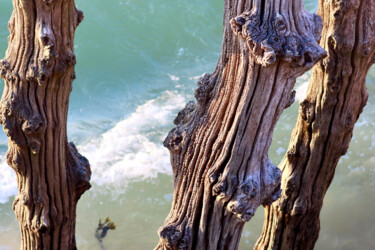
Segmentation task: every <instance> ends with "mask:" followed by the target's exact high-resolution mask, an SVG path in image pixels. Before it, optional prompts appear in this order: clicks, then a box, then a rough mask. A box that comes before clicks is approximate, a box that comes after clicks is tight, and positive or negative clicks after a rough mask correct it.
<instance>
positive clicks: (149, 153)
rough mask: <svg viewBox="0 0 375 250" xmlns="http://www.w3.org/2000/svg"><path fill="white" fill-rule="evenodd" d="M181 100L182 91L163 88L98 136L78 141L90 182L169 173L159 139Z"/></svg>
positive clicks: (106, 182) (167, 163)
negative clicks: (84, 158) (89, 171)
mask: <svg viewBox="0 0 375 250" xmlns="http://www.w3.org/2000/svg"><path fill="white" fill-rule="evenodd" d="M185 102H186V101H185V98H184V97H183V96H182V95H180V94H177V93H176V92H171V91H166V92H164V94H162V95H161V96H160V97H159V98H157V99H153V100H150V101H147V102H146V103H145V104H143V105H141V106H139V107H138V108H137V110H136V111H135V112H134V113H133V114H131V115H130V116H129V117H127V118H126V119H124V120H122V121H120V122H119V123H117V124H116V126H115V127H113V128H112V129H110V130H109V131H107V132H106V133H104V134H102V135H101V136H100V137H99V138H97V139H94V140H91V141H89V142H88V143H86V144H83V145H80V146H79V151H80V152H81V153H82V154H83V155H84V156H86V157H87V158H88V159H89V161H90V164H91V169H92V182H94V183H96V184H99V185H102V184H109V183H113V184H116V183H118V182H119V181H122V180H129V179H146V178H153V177H156V176H157V174H158V173H170V172H171V167H170V163H169V153H168V150H167V149H165V148H164V147H163V146H162V141H163V139H164V137H165V136H166V133H167V132H168V130H169V129H170V127H171V126H172V124H171V121H172V120H173V117H174V116H175V115H176V113H177V111H178V110H179V109H181V108H182V107H183V106H184V105H185Z"/></svg>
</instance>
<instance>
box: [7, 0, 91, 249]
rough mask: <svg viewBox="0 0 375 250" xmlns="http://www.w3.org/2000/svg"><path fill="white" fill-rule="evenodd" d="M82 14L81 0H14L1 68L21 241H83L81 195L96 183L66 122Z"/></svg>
mask: <svg viewBox="0 0 375 250" xmlns="http://www.w3.org/2000/svg"><path fill="white" fill-rule="evenodd" d="M82 19H83V13H82V12H81V11H79V10H77V9H76V7H75V5H74V1H63V0H43V1H42V0H13V13H12V16H11V18H10V21H9V25H8V27H9V31H10V35H9V37H8V49H7V52H6V55H5V58H4V59H3V60H1V61H0V75H1V77H2V78H3V79H4V80H5V87H4V91H3V95H2V98H1V103H0V111H1V112H0V122H1V124H2V126H3V128H4V131H5V133H6V134H7V136H8V146H9V148H8V151H7V153H6V158H7V162H8V164H9V165H10V166H11V167H12V168H13V169H14V171H15V172H16V176H17V183H18V195H17V196H16V198H15V200H14V202H13V210H14V211H15V214H16V217H17V219H18V221H19V224H20V229H21V238H22V242H21V249H76V243H75V217H76V205H77V201H78V199H79V198H80V196H81V195H82V193H83V192H84V191H85V190H87V189H88V188H90V184H89V180H90V175H91V172H90V166H89V163H88V161H87V159H86V158H84V157H83V156H81V155H80V154H79V153H78V151H77V149H76V148H75V146H74V144H73V143H68V141H67V134H66V133H67V132H66V122H67V113H68V103H69V94H70V92H71V89H72V81H73V79H74V78H75V73H74V65H75V63H76V58H75V55H74V52H73V40H74V31H75V29H76V27H77V26H78V24H79V23H80V22H81V21H82Z"/></svg>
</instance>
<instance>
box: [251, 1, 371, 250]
mask: <svg viewBox="0 0 375 250" xmlns="http://www.w3.org/2000/svg"><path fill="white" fill-rule="evenodd" d="M318 13H319V14H320V15H321V16H322V17H323V20H324V25H323V32H322V40H321V46H322V47H323V48H325V49H326V50H327V51H328V57H327V58H326V59H324V60H323V61H322V62H321V63H319V64H317V65H316V66H315V67H314V70H313V75H312V79H311V81H310V85H309V88H308V92H307V96H306V98H305V100H303V101H302V102H301V103H300V113H299V116H298V121H297V124H296V126H295V128H294V130H293V133H292V137H291V140H290V145H289V149H288V152H287V155H286V156H285V158H284V160H283V161H282V163H281V164H280V168H281V169H282V171H283V175H282V185H281V188H282V190H283V192H282V197H281V199H280V200H278V201H277V202H275V203H273V204H272V205H271V206H269V207H267V208H266V213H265V223H264V226H263V232H262V235H261V237H260V238H259V240H258V242H257V244H256V246H255V249H313V247H314V245H315V242H316V240H317V239H318V236H319V229H320V222H319V213H320V210H321V208H322V205H323V199H324V195H325V193H326V191H327V189H328V187H329V185H330V183H331V181H332V179H333V176H334V173H335V168H336V165H337V163H338V161H339V159H340V157H341V156H342V155H344V154H345V153H346V151H347V149H348V147H349V142H350V140H351V138H352V133H353V128H354V124H355V122H356V121H357V119H358V117H359V115H360V113H361V112H362V109H363V107H364V106H365V105H366V102H367V97H368V94H367V90H366V86H365V80H366V75H367V72H368V70H369V68H370V66H371V65H372V64H373V63H374V62H375V1H372V0H347V1H336V0H329V1H327V0H325V1H323V0H320V3H319V12H318Z"/></svg>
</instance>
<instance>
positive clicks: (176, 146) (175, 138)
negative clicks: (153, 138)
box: [163, 126, 186, 152]
mask: <svg viewBox="0 0 375 250" xmlns="http://www.w3.org/2000/svg"><path fill="white" fill-rule="evenodd" d="M185 136H186V132H185V131H184V129H183V128H182V127H181V126H177V127H176V128H174V129H172V130H171V131H169V133H168V135H167V138H165V140H164V142H163V145H164V147H166V148H168V149H169V150H170V151H171V152H178V151H179V150H181V147H182V142H183V140H184V138H185Z"/></svg>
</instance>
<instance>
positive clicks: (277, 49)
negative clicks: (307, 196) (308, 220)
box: [156, 0, 326, 249]
mask: <svg viewBox="0 0 375 250" xmlns="http://www.w3.org/2000/svg"><path fill="white" fill-rule="evenodd" d="M321 28H322V22H321V19H320V17H319V16H317V15H315V14H310V13H308V12H307V11H306V10H305V9H304V6H303V3H302V1H301V0H266V1H261V0H253V1H250V0H247V1H244V0H234V1H232V0H226V1H225V3H224V37H223V45H222V50H221V57H220V59H219V61H218V64H217V67H216V69H215V71H214V72H213V73H211V74H205V75H204V76H203V77H202V78H201V79H200V80H199V81H198V84H197V85H198V86H197V89H196V92H195V97H196V99H197V103H194V102H189V103H188V104H187V105H186V107H185V109H183V110H182V111H180V112H179V114H178V117H177V118H176V119H175V124H176V128H174V129H173V130H172V131H171V132H170V133H169V134H168V136H167V138H166V139H165V141H164V145H165V146H166V147H167V148H168V149H169V151H170V154H171V164H172V169H173V177H174V197H173V201H172V207H171V211H170V213H169V215H168V217H167V219H166V220H165V223H164V226H163V227H161V228H160V230H159V235H160V241H159V244H158V246H157V247H156V249H237V248H238V244H239V240H240V236H241V232H242V228H243V225H244V223H245V222H246V221H249V220H250V219H251V218H252V216H253V215H254V213H255V211H256V209H257V208H258V207H259V206H260V205H269V204H271V203H272V202H273V201H275V200H276V199H277V198H278V197H279V195H280V193H281V190H280V181H281V171H280V170H279V169H278V168H277V167H276V166H274V165H273V164H272V163H271V161H270V160H269V158H268V148H269V146H270V143H271V139H272V132H273V130H274V127H275V124H276V122H277V120H278V119H279V117H280V115H281V113H282V111H283V110H284V109H285V108H287V107H288V106H290V104H291V101H292V100H293V95H294V93H293V92H292V90H293V86H294V84H295V81H296V78H297V77H298V76H300V75H302V74H303V73H304V72H305V71H307V70H308V69H310V68H311V67H312V66H313V65H314V64H315V63H316V62H318V61H319V60H320V59H322V58H323V57H324V56H325V55H326V52H325V51H324V50H323V49H322V48H321V47H320V46H319V45H318V42H317V41H318V40H319V39H320V30H321Z"/></svg>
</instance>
